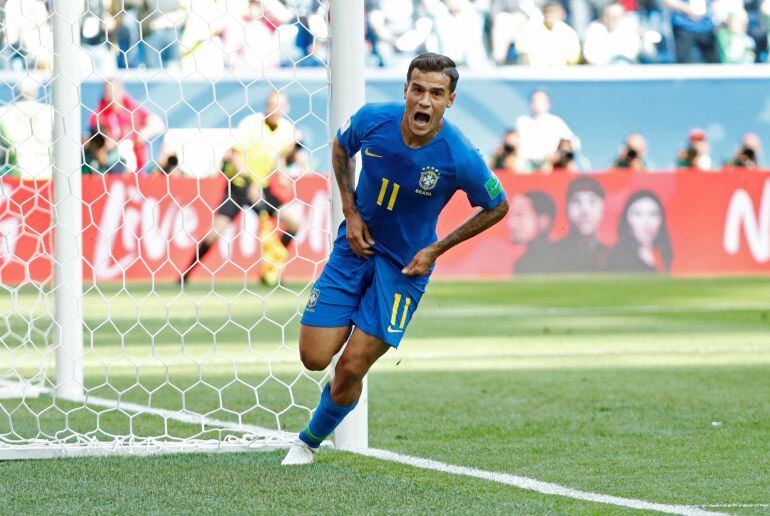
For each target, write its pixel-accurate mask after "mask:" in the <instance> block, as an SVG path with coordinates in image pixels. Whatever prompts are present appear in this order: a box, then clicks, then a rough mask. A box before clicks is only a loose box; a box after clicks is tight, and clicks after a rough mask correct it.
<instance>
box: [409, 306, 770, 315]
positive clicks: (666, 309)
mask: <svg viewBox="0 0 770 516" xmlns="http://www.w3.org/2000/svg"><path fill="white" fill-rule="evenodd" d="M757 310H767V311H770V305H768V304H736V305H727V304H724V305H702V306H684V305H670V306H666V305H639V306H490V305H480V306H473V305H471V306H467V307H458V308H453V307H442V308H425V309H423V310H420V311H419V312H418V313H419V314H420V316H425V315H429V316H431V317H451V318H455V317H480V316H484V317H509V316H533V315H539V316H547V315H553V316H590V315H596V316H605V315H607V316H610V315H645V314H650V315H656V314H660V315H666V314H709V313H719V312H745V311H757Z"/></svg>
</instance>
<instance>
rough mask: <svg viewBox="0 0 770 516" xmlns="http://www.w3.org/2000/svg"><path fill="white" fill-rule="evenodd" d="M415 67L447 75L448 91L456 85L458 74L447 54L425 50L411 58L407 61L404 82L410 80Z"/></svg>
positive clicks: (450, 91) (451, 91) (452, 89)
mask: <svg viewBox="0 0 770 516" xmlns="http://www.w3.org/2000/svg"><path fill="white" fill-rule="evenodd" d="M414 69H417V70H420V71H421V72H441V73H442V74H444V75H446V76H447V77H449V93H453V92H454V91H455V88H456V87H457V81H458V80H459V79H460V74H459V73H458V72H457V65H455V62H454V61H452V60H451V59H450V58H448V57H447V56H442V55H440V54H434V53H432V52H426V53H424V54H420V55H419V56H417V57H415V58H414V59H412V62H411V63H409V69H408V70H407V71H406V82H409V81H411V80H412V70H414Z"/></svg>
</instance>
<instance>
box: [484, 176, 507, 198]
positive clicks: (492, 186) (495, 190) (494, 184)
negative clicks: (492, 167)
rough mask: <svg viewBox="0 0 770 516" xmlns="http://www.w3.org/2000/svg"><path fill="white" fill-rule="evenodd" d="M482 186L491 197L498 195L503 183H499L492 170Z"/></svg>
mask: <svg viewBox="0 0 770 516" xmlns="http://www.w3.org/2000/svg"><path fill="white" fill-rule="evenodd" d="M484 188H486V189H487V193H488V194H489V196H490V197H491V198H492V199H494V198H495V197H497V196H498V195H500V192H502V191H503V185H501V184H500V180H499V179H497V176H496V175H495V173H494V172H492V176H491V177H490V178H489V179H487V182H486V183H484Z"/></svg>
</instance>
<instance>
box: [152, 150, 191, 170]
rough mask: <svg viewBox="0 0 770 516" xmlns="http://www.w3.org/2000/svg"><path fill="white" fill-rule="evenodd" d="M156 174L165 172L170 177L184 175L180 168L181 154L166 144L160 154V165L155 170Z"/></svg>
mask: <svg viewBox="0 0 770 516" xmlns="http://www.w3.org/2000/svg"><path fill="white" fill-rule="evenodd" d="M153 173H155V174H165V175H167V176H168V177H170V178H176V177H183V176H184V174H183V173H182V170H181V169H180V168H179V155H178V154H177V153H176V151H174V150H171V149H169V148H168V147H166V146H165V145H164V146H163V148H162V149H161V151H160V156H158V166H157V167H156V168H155V170H153Z"/></svg>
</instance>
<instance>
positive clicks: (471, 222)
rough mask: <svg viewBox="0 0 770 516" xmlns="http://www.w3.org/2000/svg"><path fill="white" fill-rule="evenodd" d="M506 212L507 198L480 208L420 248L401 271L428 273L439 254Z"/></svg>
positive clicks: (484, 227)
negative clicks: (455, 227)
mask: <svg viewBox="0 0 770 516" xmlns="http://www.w3.org/2000/svg"><path fill="white" fill-rule="evenodd" d="M506 213H508V201H507V200H506V199H503V200H502V201H501V202H500V203H499V204H498V205H497V206H495V207H494V208H489V209H481V210H478V211H477V212H476V213H474V214H473V215H471V217H470V218H469V219H468V220H466V221H465V222H463V223H462V224H461V225H460V226H458V227H457V229H455V230H454V231H452V232H451V233H449V234H448V235H447V236H446V237H444V238H442V239H441V240H439V241H438V242H436V243H435V244H433V245H429V246H428V247H426V248H424V249H422V250H420V251H419V252H418V253H417V254H416V255H414V258H412V261H411V262H409V265H407V266H406V267H404V269H403V270H402V271H401V272H403V273H404V274H405V275H407V276H424V275H426V274H428V272H429V271H430V268H431V267H432V266H433V264H434V263H435V262H436V259H437V258H438V257H439V256H441V255H442V254H444V253H445V252H447V251H448V250H450V249H451V248H453V247H454V246H456V245H457V244H459V243H460V242H465V241H466V240H468V239H469V238H473V237H474V236H476V235H478V234H479V233H481V232H483V231H485V230H487V229H488V228H490V227H492V226H494V225H495V224H497V223H498V222H500V221H501V220H502V218H503V217H505V214H506Z"/></svg>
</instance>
